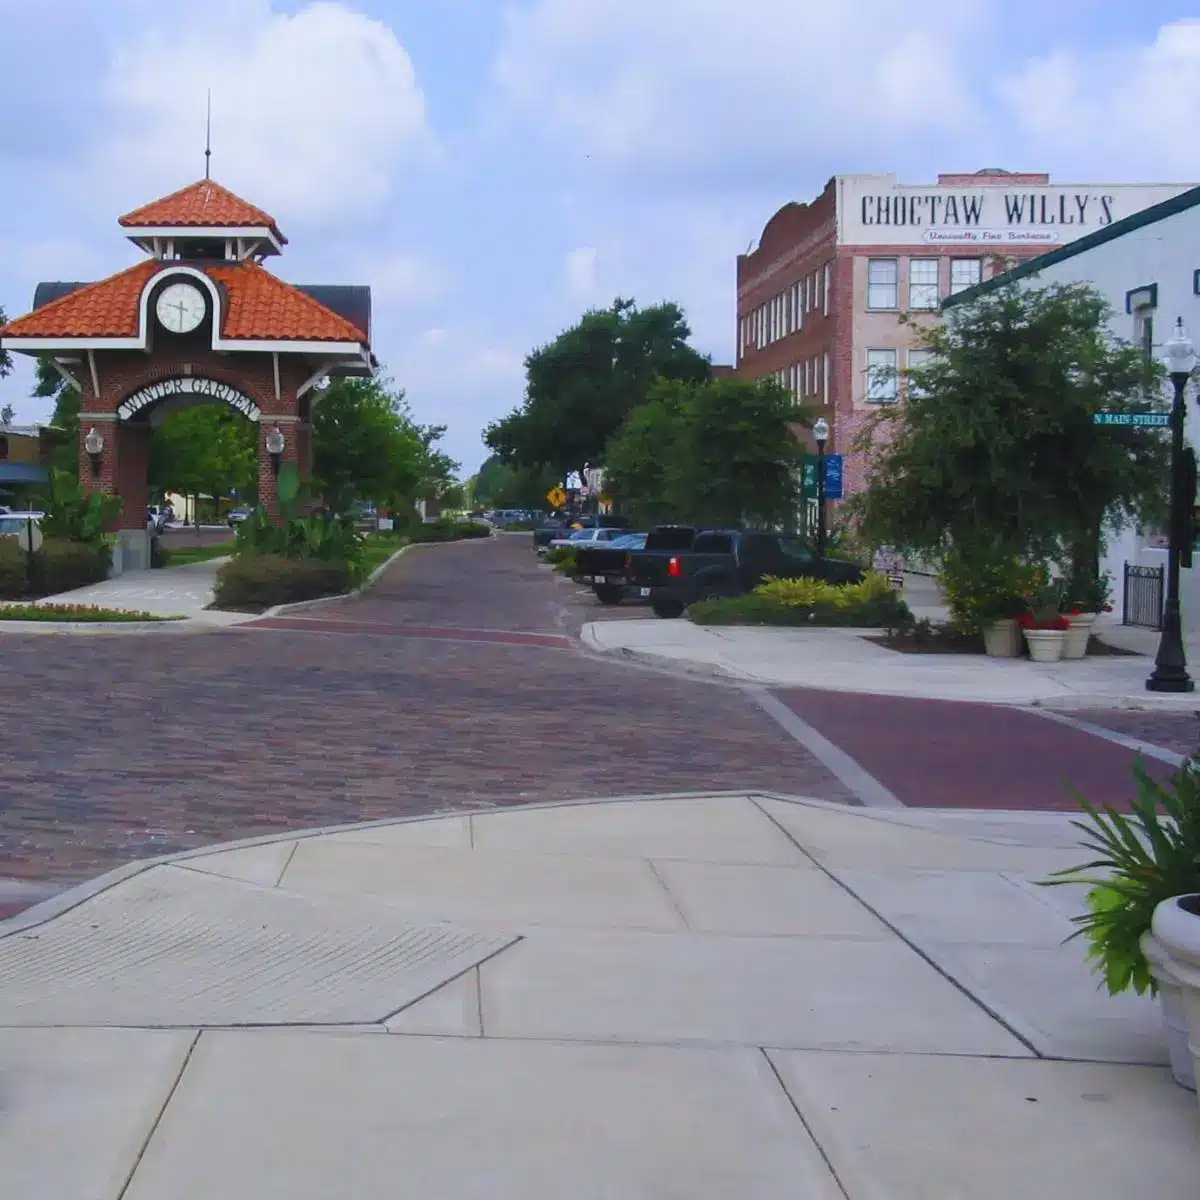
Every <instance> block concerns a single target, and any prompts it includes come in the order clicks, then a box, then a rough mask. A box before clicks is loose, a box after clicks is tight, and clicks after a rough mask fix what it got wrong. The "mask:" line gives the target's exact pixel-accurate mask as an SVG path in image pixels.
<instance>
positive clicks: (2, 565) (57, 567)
mask: <svg viewBox="0 0 1200 1200" xmlns="http://www.w3.org/2000/svg"><path fill="white" fill-rule="evenodd" d="M108 565H109V556H108V550H107V549H106V548H105V547H102V546H86V545H83V544H82V543H79V542H63V541H56V540H53V539H50V538H48V539H47V540H46V541H44V542H43V543H42V545H41V549H39V550H38V551H37V553H36V554H35V555H34V575H33V580H34V586H33V588H32V589H31V588H30V586H29V574H28V572H29V566H28V555H26V553H25V551H24V550H22V549H21V545H20V542H19V541H18V540H17V539H16V538H15V537H0V599H4V600H23V599H25V598H27V597H30V596H54V595H57V594H58V593H59V592H72V591H74V590H75V589H76V588H81V587H87V586H88V585H89V584H93V583H100V582H102V581H103V580H105V579H107V578H108Z"/></svg>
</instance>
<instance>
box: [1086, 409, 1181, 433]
mask: <svg viewBox="0 0 1200 1200" xmlns="http://www.w3.org/2000/svg"><path fill="white" fill-rule="evenodd" d="M1092 424H1093V425H1125V426H1130V425H1132V426H1135V427H1136V428H1138V429H1168V428H1169V427H1170V425H1171V414H1170V413H1123V412H1098V413H1093V414H1092Z"/></svg>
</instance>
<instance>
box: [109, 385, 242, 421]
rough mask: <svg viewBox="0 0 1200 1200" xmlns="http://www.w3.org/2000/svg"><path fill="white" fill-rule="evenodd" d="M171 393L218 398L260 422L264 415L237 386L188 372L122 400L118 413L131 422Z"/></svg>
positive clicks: (145, 388) (174, 394)
mask: <svg viewBox="0 0 1200 1200" xmlns="http://www.w3.org/2000/svg"><path fill="white" fill-rule="evenodd" d="M171 396H202V397H205V398H207V399H209V400H219V401H221V402H222V403H224V404H228V405H229V407H230V408H233V409H236V410H237V411H238V412H240V413H241V414H242V416H244V417H248V418H249V419H250V420H251V421H257V420H258V418H259V416H260V415H261V413H260V411H259V407H258V405H257V404H255V403H254V401H253V400H251V399H250V397H249V396H247V395H246V394H245V393H244V392H239V391H238V389H237V388H235V387H230V385H229V384H227V383H221V382H220V380H217V379H197V378H193V377H192V376H190V375H185V376H182V377H180V378H178V379H164V380H163V381H162V382H161V383H152V384H150V385H149V386H148V387H144V388H141V389H140V390H139V391H136V392H134V393H133V395H132V396H128V397H126V398H125V400H123V401H122V402H121V404H120V406H119V407H118V408H117V416H118V417H119V418H120V419H121V420H122V421H128V420H130V419H131V418H132V417H135V416H136V415H137V414H138V413H140V412H141V411H142V410H143V409H146V408H150V407H151V406H152V405H155V404H157V403H158V402H159V401H160V400H166V399H168V398H169V397H171Z"/></svg>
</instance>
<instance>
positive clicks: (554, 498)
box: [546, 487, 567, 508]
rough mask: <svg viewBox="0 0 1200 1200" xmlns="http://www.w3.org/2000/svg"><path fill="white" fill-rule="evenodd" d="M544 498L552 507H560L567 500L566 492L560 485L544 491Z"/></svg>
mask: <svg viewBox="0 0 1200 1200" xmlns="http://www.w3.org/2000/svg"><path fill="white" fill-rule="evenodd" d="M546 499H547V500H549V501H550V503H551V505H552V506H553V507H554V508H562V506H563V505H564V504H566V502H567V493H566V492H564V491H563V490H562V488H560V487H552V488H551V489H550V490H549V491H548V492H547V493H546Z"/></svg>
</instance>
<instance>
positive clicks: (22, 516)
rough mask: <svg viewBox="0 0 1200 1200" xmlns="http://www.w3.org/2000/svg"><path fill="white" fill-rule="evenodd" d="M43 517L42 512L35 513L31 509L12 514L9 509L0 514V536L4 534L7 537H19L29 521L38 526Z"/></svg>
mask: <svg viewBox="0 0 1200 1200" xmlns="http://www.w3.org/2000/svg"><path fill="white" fill-rule="evenodd" d="M45 515H46V514H45V513H44V512H35V511H33V510H32V509H29V510H27V511H25V512H13V511H11V509H10V510H9V511H7V512H4V513H0V535H5V534H6V535H8V536H9V537H20V536H21V534H23V533H24V532H25V529H26V527H27V526H28V525H29V522H30V521H32V522H33V523H34V524H35V525H40V524H41V522H42V518H43V517H44V516H45Z"/></svg>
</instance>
